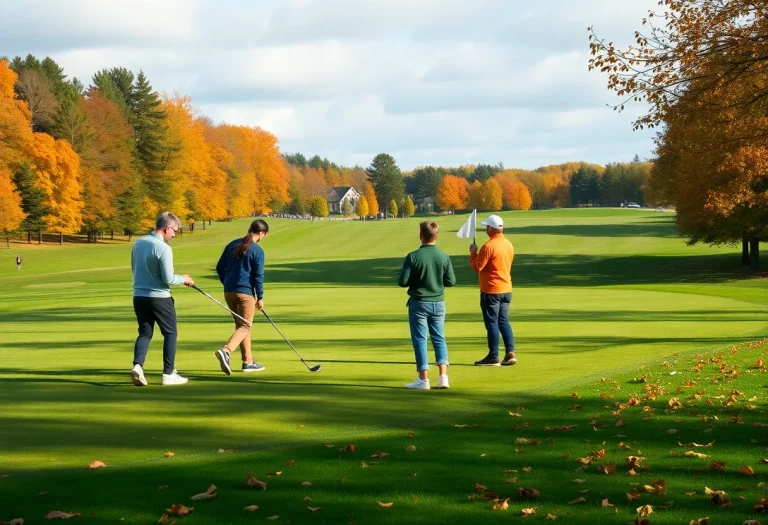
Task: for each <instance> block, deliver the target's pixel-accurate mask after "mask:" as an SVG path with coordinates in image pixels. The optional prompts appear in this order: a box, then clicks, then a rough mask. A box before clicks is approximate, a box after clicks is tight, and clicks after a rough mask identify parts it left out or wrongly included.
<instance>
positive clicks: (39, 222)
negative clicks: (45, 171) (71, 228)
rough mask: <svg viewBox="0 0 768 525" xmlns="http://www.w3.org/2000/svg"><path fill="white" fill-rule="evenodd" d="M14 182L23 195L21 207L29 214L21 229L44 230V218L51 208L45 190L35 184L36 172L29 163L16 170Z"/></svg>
mask: <svg viewBox="0 0 768 525" xmlns="http://www.w3.org/2000/svg"><path fill="white" fill-rule="evenodd" d="M13 183H14V185H15V186H16V191H18V192H19V195H20V196H21V209H22V210H23V211H24V213H26V214H27V216H26V218H25V219H24V220H23V221H22V223H21V226H20V227H19V229H21V230H26V231H35V232H38V231H42V230H44V229H45V221H44V220H43V218H44V217H45V216H46V215H48V214H49V213H51V210H50V208H48V206H46V205H45V192H44V191H43V190H41V189H40V188H38V187H37V186H36V185H35V174H34V173H32V170H31V169H30V167H29V166H28V165H26V164H24V165H23V166H21V167H20V168H19V169H18V170H17V171H16V173H15V174H14V177H13Z"/></svg>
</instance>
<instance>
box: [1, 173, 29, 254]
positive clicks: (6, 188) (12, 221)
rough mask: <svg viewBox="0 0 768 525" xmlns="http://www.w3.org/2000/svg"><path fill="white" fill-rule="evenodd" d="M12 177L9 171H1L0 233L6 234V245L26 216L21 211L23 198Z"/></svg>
mask: <svg viewBox="0 0 768 525" xmlns="http://www.w3.org/2000/svg"><path fill="white" fill-rule="evenodd" d="M10 175H11V174H10V172H8V171H3V170H0V231H2V232H3V233H4V234H5V242H6V244H8V243H9V238H10V235H11V233H13V232H15V231H16V230H18V229H19V226H21V222H22V221H23V220H24V217H25V216H26V215H25V213H24V212H23V211H22V210H21V197H20V196H19V194H18V193H17V191H16V187H15V186H14V185H13V183H11V176H10Z"/></svg>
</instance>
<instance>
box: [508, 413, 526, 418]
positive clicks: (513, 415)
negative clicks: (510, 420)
mask: <svg viewBox="0 0 768 525" xmlns="http://www.w3.org/2000/svg"><path fill="white" fill-rule="evenodd" d="M509 415H510V417H523V415H522V414H518V413H517V412H510V413H509Z"/></svg>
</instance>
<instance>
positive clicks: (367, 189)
mask: <svg viewBox="0 0 768 525" xmlns="http://www.w3.org/2000/svg"><path fill="white" fill-rule="evenodd" d="M363 197H365V200H367V201H368V215H373V216H374V217H375V216H376V215H378V214H379V201H378V200H377V199H376V192H375V191H374V189H373V184H371V183H370V182H366V183H365V185H364V186H363Z"/></svg>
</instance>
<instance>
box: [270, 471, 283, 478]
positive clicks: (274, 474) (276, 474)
mask: <svg viewBox="0 0 768 525" xmlns="http://www.w3.org/2000/svg"><path fill="white" fill-rule="evenodd" d="M282 473H283V471H282V470H278V471H277V472H267V477H268V478H274V477H276V476H279V475H280V474H282Z"/></svg>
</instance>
